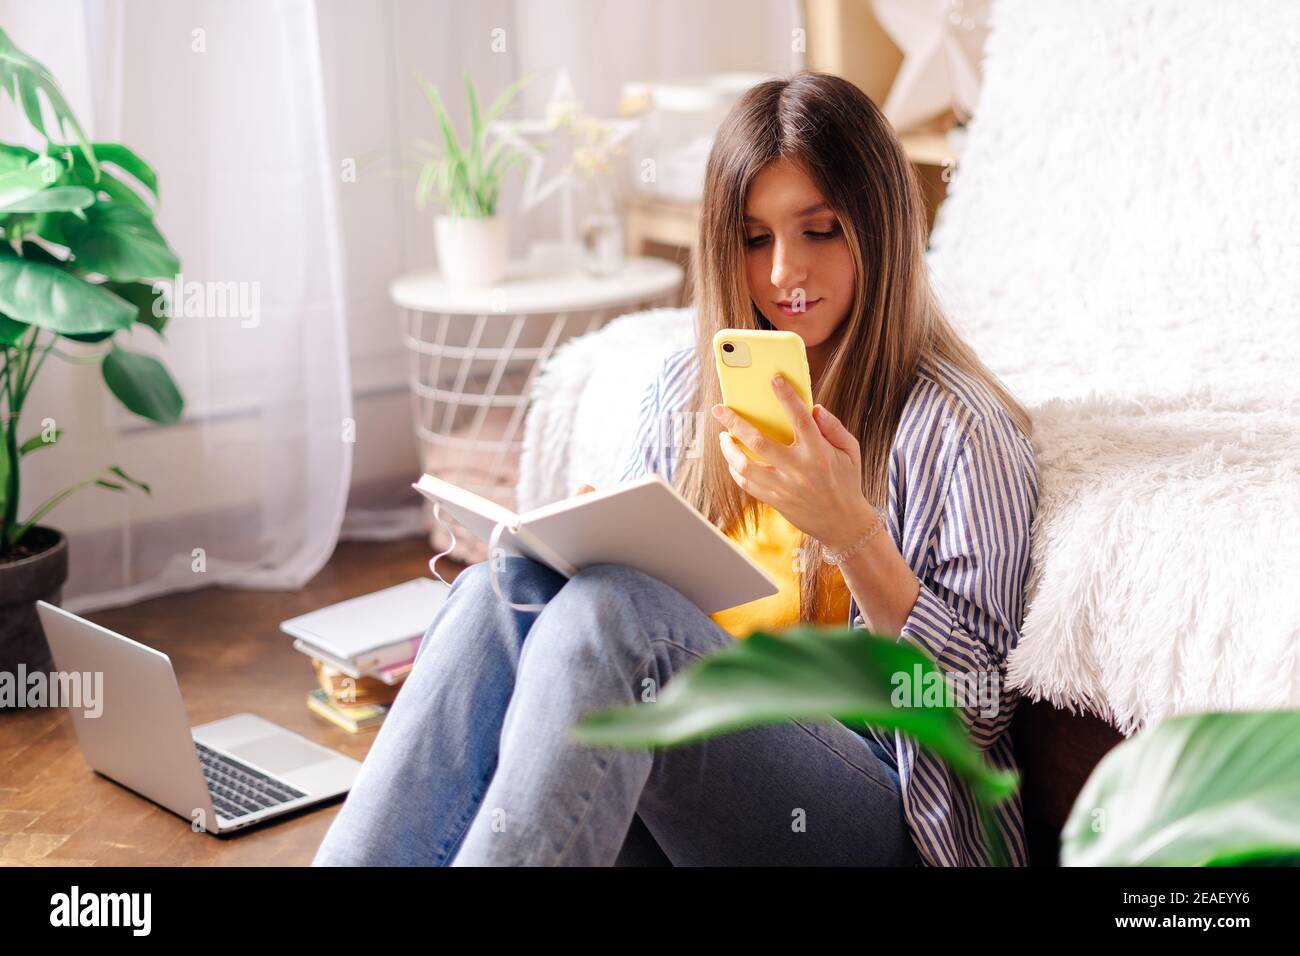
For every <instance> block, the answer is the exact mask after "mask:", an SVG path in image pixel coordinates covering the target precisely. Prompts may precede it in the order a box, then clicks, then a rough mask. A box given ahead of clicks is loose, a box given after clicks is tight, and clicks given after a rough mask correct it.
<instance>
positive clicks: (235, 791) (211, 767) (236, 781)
mask: <svg viewBox="0 0 1300 956" xmlns="http://www.w3.org/2000/svg"><path fill="white" fill-rule="evenodd" d="M194 746H195V747H197V748H198V751H199V765H200V766H201V767H202V768H203V777H204V779H205V780H207V782H208V792H209V793H211V794H212V805H213V806H214V807H216V809H217V813H219V814H220V815H221V816H223V817H225V818H226V819H228V820H234V819H236V818H238V817H242V816H244V815H245V814H248V813H256V812H257V811H258V810H265V809H267V808H268V807H275V806H279V805H280V804H282V803H288V802H289V801H291V800H297V799H298V798H299V797H305V796H307V795H306V794H305V793H303V792H302V791H300V790H295V789H294V788H293V787H291V786H289V785H288V784H287V783H282V782H281V781H279V780H276V779H275V778H274V777H268V776H267V775H266V774H264V773H262V772H261V771H258V770H254V769H253V768H252V767H250V766H248V765H247V764H242V763H240V762H239V761H238V760H235V759H234V758H233V757H227V756H226V755H225V754H221V753H217V752H216V751H215V750H213V749H212V748H211V747H205V746H203V744H201V743H199V742H198V741H197V740H196V741H194Z"/></svg>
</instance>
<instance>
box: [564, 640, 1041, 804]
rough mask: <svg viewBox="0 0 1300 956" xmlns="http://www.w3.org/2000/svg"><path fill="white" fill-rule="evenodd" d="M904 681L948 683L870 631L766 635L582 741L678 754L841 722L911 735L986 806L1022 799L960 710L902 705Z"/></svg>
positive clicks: (918, 655)
mask: <svg viewBox="0 0 1300 956" xmlns="http://www.w3.org/2000/svg"><path fill="white" fill-rule="evenodd" d="M899 675H903V679H904V680H906V681H908V682H909V683H912V684H914V685H916V686H920V687H925V686H933V685H932V682H934V681H938V682H940V683H941V682H942V680H943V678H942V672H941V671H940V670H939V669H938V668H937V667H936V666H935V664H934V663H933V661H931V659H930V658H929V657H927V656H926V655H925V654H924V653H922V652H921V651H919V650H918V649H917V648H915V647H912V646H911V645H908V644H903V643H900V642H898V641H894V640H891V639H889V638H887V637H881V636H879V635H875V634H871V633H870V632H869V631H866V630H864V629H862V628H852V629H844V628H839V629H833V628H814V627H796V628H790V629H788V630H785V631H783V632H781V633H779V634H768V633H765V632H763V631H756V632H755V633H753V634H751V635H750V636H749V637H747V638H745V639H743V640H739V641H737V642H736V643H735V644H733V645H731V646H729V647H726V648H724V649H723V650H721V651H718V652H717V653H714V654H710V655H709V656H708V657H706V658H704V659H703V660H702V661H700V662H698V663H697V664H695V665H693V666H692V667H690V668H688V669H686V670H685V671H683V672H682V673H680V674H678V675H677V676H675V677H674V678H673V679H672V681H671V682H670V683H669V684H668V685H667V686H666V687H664V688H663V689H662V690H661V691H660V692H659V695H658V699H657V700H656V701H655V702H653V703H647V704H638V705H635V706H632V707H621V708H615V709H610V710H603V711H599V712H596V713H593V714H589V715H588V716H587V717H586V718H585V719H584V720H583V721H581V722H580V723H579V724H577V725H576V726H575V727H574V729H573V736H574V737H575V739H577V740H579V741H581V742H584V743H589V744H602V745H612V746H637V747H643V746H671V745H677V744H682V743H687V742H689V741H692V740H698V739H701V738H704V737H711V736H715V735H717V734H720V733H725V732H727V731H731V730H738V729H741V728H744V727H750V726H754V725H758V724H772V723H779V722H782V721H785V720H787V719H790V718H808V719H825V718H835V719H838V720H841V721H843V722H845V723H852V724H858V725H871V726H875V727H880V728H884V729H897V730H901V731H903V732H904V733H906V734H908V735H909V736H911V737H913V738H915V740H916V741H917V742H918V743H920V744H921V745H923V746H925V747H926V748H928V749H929V750H931V751H933V752H934V753H935V754H937V755H938V756H939V757H941V758H942V759H943V760H944V761H946V762H947V764H948V765H949V767H951V768H952V770H953V771H954V772H955V773H957V774H958V775H959V776H961V777H962V778H964V779H965V780H967V781H968V782H969V783H970V784H971V786H972V789H973V790H974V792H975V793H976V794H977V796H979V797H980V798H981V799H983V800H986V801H988V802H996V801H997V800H1001V799H1004V798H1005V797H1007V796H1008V795H1010V794H1011V793H1012V792H1014V790H1015V787H1016V780H1017V776H1016V774H1015V773H1012V772H1008V771H997V770H994V769H993V768H991V767H990V766H989V765H988V764H987V763H985V761H984V760H983V759H982V758H981V756H980V753H979V750H978V749H977V748H976V747H975V745H974V744H972V743H971V742H970V740H969V739H968V737H967V736H966V731H965V727H964V725H963V724H962V722H961V718H960V716H959V715H958V714H957V711H956V710H955V709H954V708H952V707H947V706H898V705H897V704H896V703H895V701H894V699H893V698H894V695H895V688H896V687H897V686H898V682H899V680H900V678H899Z"/></svg>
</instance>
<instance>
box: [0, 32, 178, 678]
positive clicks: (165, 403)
mask: <svg viewBox="0 0 1300 956" xmlns="http://www.w3.org/2000/svg"><path fill="white" fill-rule="evenodd" d="M0 85H3V87H4V91H5V93H6V94H8V96H9V98H10V99H11V100H12V101H13V103H14V105H15V106H16V107H18V108H19V109H21V110H22V112H23V114H24V115H25V116H26V118H27V122H28V123H30V125H31V126H32V128H33V129H34V130H35V131H36V133H37V134H38V135H39V137H40V139H41V140H42V141H43V142H42V144H41V148H39V149H29V148H27V147H25V146H21V145H17V144H11V143H0V231H3V235H4V241H3V242H0V432H2V434H0V671H10V672H12V671H14V670H15V669H16V668H17V666H18V665H19V664H22V665H25V666H26V667H27V668H29V669H37V668H46V667H48V666H49V663H50V659H49V648H48V645H46V643H45V638H44V635H43V634H42V632H41V629H40V624H39V622H38V620H37V617H36V613H35V601H36V600H37V599H39V598H43V599H47V600H51V601H57V600H59V597H60V593H61V590H62V587H63V583H64V581H65V580H66V578H67V570H68V554H67V541H66V538H65V537H64V535H63V534H62V533H61V532H59V531H57V530H55V529H54V528H51V527H48V526H46V525H44V524H42V523H41V522H42V521H43V520H44V519H45V517H46V515H48V514H49V513H50V511H51V510H53V509H54V508H55V507H56V506H57V505H58V504H59V503H60V502H62V501H64V500H65V499H66V498H67V497H68V496H69V495H72V494H74V493H75V492H77V491H79V490H81V489H83V488H92V487H93V488H102V489H108V490H111V491H126V490H128V489H131V488H135V489H139V490H141V491H144V492H146V493H148V491H149V488H148V486H147V485H146V484H144V483H143V482H140V481H137V480H135V479H134V478H131V477H130V476H128V475H127V474H126V472H125V471H123V470H122V469H121V468H119V467H117V466H116V465H108V466H106V467H105V468H104V470H103V471H102V472H101V473H100V474H97V475H91V476H87V477H86V478H85V480H83V481H79V482H77V483H75V484H73V485H71V486H70V487H67V488H62V489H58V490H56V491H54V492H53V493H52V494H49V495H48V496H44V500H43V501H41V502H40V503H38V504H36V505H35V507H34V508H32V509H31V511H30V512H29V513H27V514H25V515H23V514H20V512H19V494H20V491H21V487H22V483H21V480H20V479H21V464H22V461H23V459H24V458H26V457H27V456H28V455H32V454H36V453H38V452H42V451H43V450H45V449H48V448H50V447H51V446H53V445H55V444H57V443H58V442H60V441H61V440H62V437H63V429H62V427H60V426H59V424H58V423H57V422H56V421H54V420H53V419H52V418H51V417H50V416H48V415H46V416H41V417H40V418H39V420H38V422H37V423H36V424H35V425H34V426H33V425H27V426H26V428H25V429H24V427H23V426H24V424H25V423H24V421H23V412H24V410H25V407H26V405H27V404H28V401H29V399H30V397H31V394H32V386H33V384H34V383H35V381H36V378H37V376H38V375H39V374H40V371H41V369H42V368H43V367H44V365H45V362H46V360H47V359H48V358H49V357H50V355H52V354H53V355H54V356H56V358H57V359H64V360H68V361H73V362H77V363H84V364H92V365H98V366H99V368H100V372H101V374H102V375H103V379H104V383H105V384H106V385H107V386H108V390H109V391H110V392H111V393H112V394H113V395H114V396H116V398H117V399H118V400H119V401H120V402H121V403H122V404H123V405H125V406H126V408H128V409H129V410H130V411H132V412H134V413H135V414H137V415H141V416H143V417H144V418H147V419H150V420H153V421H157V422H175V421H177V420H179V418H180V416H181V409H182V405H183V402H182V399H181V395H180V392H179V390H178V389H177V388H176V385H175V383H174V382H173V381H172V378H171V376H170V375H169V374H168V373H167V370H166V369H165V368H164V367H163V365H162V363H160V362H159V361H158V360H157V359H155V358H152V357H150V356H148V355H145V354H142V353H140V352H137V351H133V350H132V349H131V348H130V347H129V342H130V339H131V336H132V334H133V333H135V332H136V330H137V329H139V328H141V327H145V328H147V329H148V330H149V331H148V333H147V334H149V335H155V334H157V335H161V334H162V331H163V326H164V324H165V323H166V321H167V302H166V299H165V297H164V292H163V291H162V289H161V288H160V287H157V286H155V281H154V280H157V279H162V278H170V277H172V276H174V275H176V274H177V273H178V272H179V270H180V262H179V260H178V259H177V257H176V253H175V252H173V251H172V249H171V247H170V246H168V244H167V241H166V240H165V239H164V238H163V236H162V234H161V233H160V232H159V231H158V228H157V227H156V226H155V225H154V222H153V215H154V210H153V205H152V202H154V201H156V200H157V196H158V181H157V177H156V176H155V175H154V171H153V169H151V168H150V167H149V165H148V164H147V163H146V162H145V161H144V160H142V159H141V158H140V157H139V156H137V155H136V154H135V153H134V152H132V151H131V150H130V149H128V148H127V147H125V146H123V145H121V144H119V143H92V142H90V141H89V140H88V139H87V137H86V135H85V133H84V131H83V130H82V127H81V125H80V124H79V123H78V122H77V119H76V117H75V116H74V115H73V113H72V110H71V109H70V108H69V106H68V103H67V101H66V100H65V99H64V98H63V94H62V93H61V92H60V90H59V87H58V84H57V83H56V82H55V80H54V77H53V76H52V75H51V74H50V72H49V70H47V69H46V68H45V67H44V66H42V65H41V64H40V63H38V62H37V61H36V60H34V59H32V58H31V57H30V56H28V55H27V54H26V53H24V52H23V51H22V50H20V49H18V47H16V46H14V44H13V42H12V41H11V40H10V39H9V37H8V36H7V35H6V34H5V33H4V31H3V30H0ZM28 411H30V409H28ZM29 417H30V418H33V419H35V418H36V416H34V415H33V416H29Z"/></svg>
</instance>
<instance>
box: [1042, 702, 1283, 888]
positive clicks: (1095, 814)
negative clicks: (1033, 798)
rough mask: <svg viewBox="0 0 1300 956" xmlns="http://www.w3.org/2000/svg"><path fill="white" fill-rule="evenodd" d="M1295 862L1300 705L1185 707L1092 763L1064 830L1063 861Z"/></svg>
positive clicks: (1073, 863)
mask: <svg viewBox="0 0 1300 956" xmlns="http://www.w3.org/2000/svg"><path fill="white" fill-rule="evenodd" d="M1262 861H1268V862H1271V863H1280V862H1290V863H1293V864H1300V710H1274V711H1254V712H1242V713H1223V714H1189V715H1186V716H1181V717H1174V718H1171V719H1169V720H1166V721H1164V722H1163V723H1160V724H1158V725H1157V726H1155V727H1152V728H1149V729H1147V730H1144V731H1142V732H1140V733H1138V734H1136V735H1135V736H1133V737H1131V738H1130V739H1128V740H1126V741H1124V742H1123V743H1121V744H1120V745H1119V746H1118V747H1116V748H1115V749H1114V750H1112V751H1111V752H1110V753H1108V754H1107V755H1106V756H1105V757H1104V758H1103V759H1102V761H1101V763H1099V764H1098V765H1097V767H1096V769H1095V770H1093V772H1092V776H1090V777H1089V778H1088V781H1087V782H1086V783H1085V784H1084V786H1083V790H1082V791H1081V792H1080V793H1079V796H1078V799H1077V800H1075V803H1074V807H1073V809H1072V810H1071V811H1070V816H1069V818H1068V819H1067V820H1066V822H1065V827H1064V828H1063V830H1062V831H1061V863H1062V864H1063V865H1066V866H1207V865H1224V864H1237V863H1251V862H1262Z"/></svg>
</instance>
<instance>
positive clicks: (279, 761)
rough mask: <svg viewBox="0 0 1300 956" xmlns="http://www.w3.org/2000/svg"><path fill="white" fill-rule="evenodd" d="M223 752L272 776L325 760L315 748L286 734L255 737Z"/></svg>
mask: <svg viewBox="0 0 1300 956" xmlns="http://www.w3.org/2000/svg"><path fill="white" fill-rule="evenodd" d="M225 750H226V752H227V753H229V754H231V755H232V756H235V757H239V758H240V759H241V760H247V761H248V762H249V763H252V764H256V765H257V766H259V767H261V768H263V769H264V770H266V771H268V772H269V773H273V774H283V773H289V772H290V771H293V770H297V769H298V768H299V767H310V766H311V765H312V764H314V763H320V762H321V761H322V760H325V759H326V757H325V755H324V754H322V753H321V752H320V751H319V750H317V749H316V748H315V747H313V746H311V745H310V744H307V743H303V742H302V741H300V740H298V739H296V738H294V737H290V736H289V735H288V734H268V735H267V736H265V737H255V738H253V739H252V740H249V741H246V742H244V743H242V744H238V745H236V746H234V747H226V748H225Z"/></svg>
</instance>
